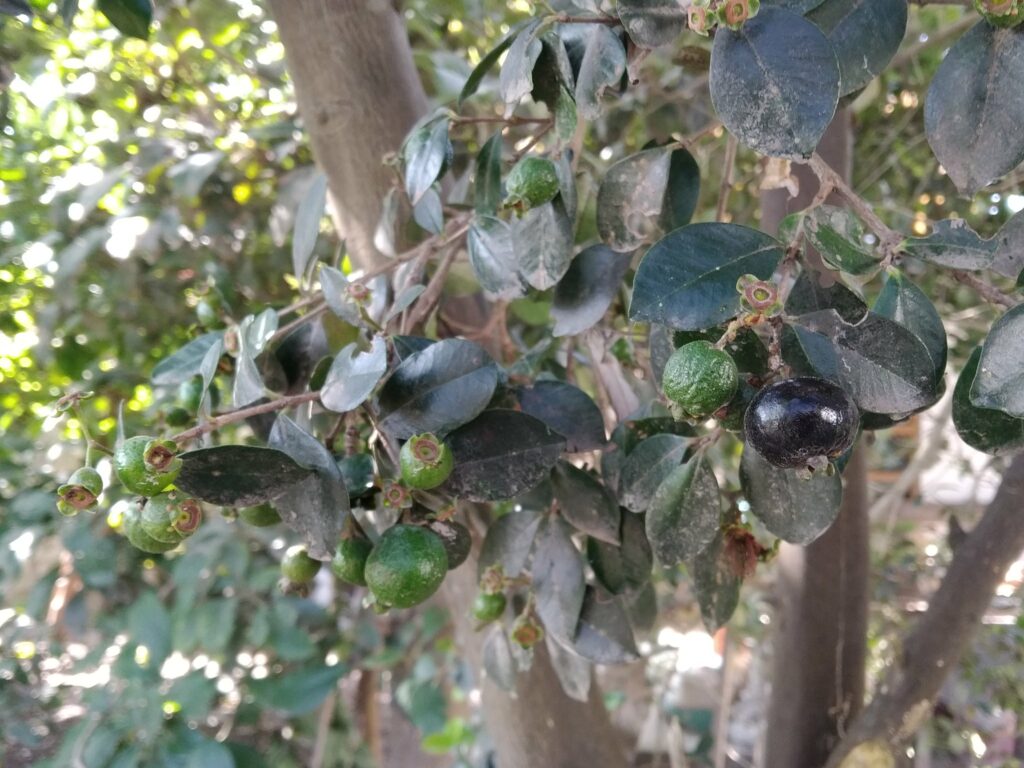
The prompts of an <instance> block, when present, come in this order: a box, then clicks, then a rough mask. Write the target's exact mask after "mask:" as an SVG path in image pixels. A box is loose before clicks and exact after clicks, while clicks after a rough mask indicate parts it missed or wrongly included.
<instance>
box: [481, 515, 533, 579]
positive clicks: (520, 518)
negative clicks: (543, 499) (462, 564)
mask: <svg viewBox="0 0 1024 768" xmlns="http://www.w3.org/2000/svg"><path fill="white" fill-rule="evenodd" d="M540 523H541V516H540V515H539V514H538V513H536V512H534V511H532V510H529V509H523V510H520V511H519V512H510V513H508V514H507V515H502V516H501V517H499V518H498V519H497V520H495V521H494V522H493V523H491V525H490V526H489V527H488V528H487V535H486V536H485V537H484V543H483V545H482V546H481V548H480V560H479V572H480V574H481V575H483V573H484V571H486V570H487V569H488V568H489V567H490V566H492V565H494V564H495V563H501V566H502V568H503V569H504V571H505V575H506V576H508V577H510V578H515V577H516V576H518V575H519V574H520V573H522V572H523V568H525V567H526V561H527V560H528V559H529V557H530V551H531V550H532V549H533V539H534V537H535V536H536V535H537V529H538V528H539V527H540Z"/></svg>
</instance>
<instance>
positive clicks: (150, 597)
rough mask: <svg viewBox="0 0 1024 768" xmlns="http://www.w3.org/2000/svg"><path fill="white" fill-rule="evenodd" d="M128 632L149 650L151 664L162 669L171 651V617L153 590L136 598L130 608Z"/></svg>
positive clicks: (154, 667)
mask: <svg viewBox="0 0 1024 768" xmlns="http://www.w3.org/2000/svg"><path fill="white" fill-rule="evenodd" d="M128 634H129V636H130V637H131V638H132V640H134V641H135V642H136V643H138V644H139V645H144V646H146V649H147V650H148V651H149V664H150V666H151V667H152V668H153V669H160V665H161V664H163V661H164V659H166V658H167V656H168V655H169V654H170V652H171V617H170V614H168V613H167V609H166V608H164V606H163V603H161V602H160V598H158V597H157V596H156V593H155V592H153V591H145V592H143V593H142V594H140V595H139V596H138V597H136V598H135V602H134V603H132V606H131V608H129V609H128Z"/></svg>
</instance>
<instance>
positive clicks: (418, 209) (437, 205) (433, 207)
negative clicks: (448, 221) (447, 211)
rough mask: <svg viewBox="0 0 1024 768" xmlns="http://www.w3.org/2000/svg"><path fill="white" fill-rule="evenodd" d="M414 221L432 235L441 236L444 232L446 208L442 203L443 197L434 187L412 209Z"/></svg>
mask: <svg viewBox="0 0 1024 768" xmlns="http://www.w3.org/2000/svg"><path fill="white" fill-rule="evenodd" d="M412 219H413V221H415V222H416V223H417V224H418V225H419V226H420V228H421V229H424V230H426V231H427V232H429V233H430V234H432V235H439V234H441V233H442V232H443V231H444V206H443V204H442V203H441V195H439V194H438V192H437V190H436V189H435V188H434V187H431V188H430V189H428V190H427V191H426V192H424V193H423V196H422V197H421V198H420V201H419V202H418V203H416V205H415V206H414V207H413V209H412Z"/></svg>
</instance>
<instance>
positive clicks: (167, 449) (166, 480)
mask: <svg viewBox="0 0 1024 768" xmlns="http://www.w3.org/2000/svg"><path fill="white" fill-rule="evenodd" d="M177 451H178V446H177V445H176V444H175V443H174V441H173V440H159V439H157V438H153V437H147V436H144V435H139V436H136V437H131V438H128V439H127V440H125V441H124V442H123V443H122V444H121V445H120V446H118V448H117V450H116V451H114V470H115V471H116V472H117V477H118V479H119V480H120V481H121V484H122V485H124V487H125V488H127V489H128V490H129V491H131V492H132V493H137V494H139V495H140V496H155V495H156V494H158V493H160V492H161V491H163V490H166V489H167V488H168V487H169V486H170V485H171V484H172V483H173V482H174V481H175V479H177V477H178V473H179V472H181V459H180V458H178V455H177Z"/></svg>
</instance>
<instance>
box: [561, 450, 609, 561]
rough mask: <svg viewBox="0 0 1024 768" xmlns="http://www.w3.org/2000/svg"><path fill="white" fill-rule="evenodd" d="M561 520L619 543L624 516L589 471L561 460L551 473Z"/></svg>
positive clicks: (601, 537)
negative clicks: (562, 518) (563, 519)
mask: <svg viewBox="0 0 1024 768" xmlns="http://www.w3.org/2000/svg"><path fill="white" fill-rule="evenodd" d="M551 484H552V486H553V487H554V493H555V500H556V501H557V502H558V508H559V510H560V511H561V513H562V517H564V518H565V519H566V521H568V522H569V524H570V525H572V526H573V527H574V528H575V529H576V530H578V531H583V532H584V533H586V534H588V535H589V536H592V537H593V538H595V539H600V540H601V541H606V542H608V543H610V544H618V543H619V526H620V524H621V521H622V513H621V512H620V511H619V505H618V502H617V501H616V500H615V496H614V495H613V494H612V493H611V492H610V491H609V490H608V489H607V488H605V486H604V485H603V484H602V483H601V482H600V481H599V480H597V479H595V478H594V477H593V476H592V475H590V474H589V473H588V472H585V471H584V470H582V469H579V468H578V467H575V466H573V465H572V464H570V463H569V462H567V461H559V462H558V463H557V464H556V465H555V468H554V470H552V472H551Z"/></svg>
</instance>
